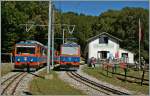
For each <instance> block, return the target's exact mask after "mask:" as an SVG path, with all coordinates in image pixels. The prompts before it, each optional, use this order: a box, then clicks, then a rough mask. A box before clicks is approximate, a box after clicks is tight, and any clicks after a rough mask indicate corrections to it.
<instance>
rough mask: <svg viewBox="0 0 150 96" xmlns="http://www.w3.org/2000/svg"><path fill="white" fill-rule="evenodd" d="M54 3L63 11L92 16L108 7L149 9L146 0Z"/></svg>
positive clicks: (116, 8) (115, 8)
mask: <svg viewBox="0 0 150 96" xmlns="http://www.w3.org/2000/svg"><path fill="white" fill-rule="evenodd" d="M54 4H55V6H56V8H57V9H60V10H62V11H63V12H68V11H72V12H76V13H84V14H86V15H93V16H98V15H100V14H101V13H102V12H105V11H107V10H109V9H114V10H121V9H122V8H124V7H141V8H146V9H149V2H148V1H54Z"/></svg>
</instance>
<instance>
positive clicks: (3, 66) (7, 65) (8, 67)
mask: <svg viewBox="0 0 150 96" xmlns="http://www.w3.org/2000/svg"><path fill="white" fill-rule="evenodd" d="M12 70H13V67H12V64H11V63H4V64H1V70H0V71H1V76H4V75H6V74H7V73H9V72H11V71H12Z"/></svg>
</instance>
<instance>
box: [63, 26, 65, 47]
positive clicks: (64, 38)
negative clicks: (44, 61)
mask: <svg viewBox="0 0 150 96" xmlns="http://www.w3.org/2000/svg"><path fill="white" fill-rule="evenodd" d="M64 35H65V29H64V28H63V44H64V43H65V40H64V39H65V36H64Z"/></svg>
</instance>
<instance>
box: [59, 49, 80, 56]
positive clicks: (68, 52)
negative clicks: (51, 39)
mask: <svg viewBox="0 0 150 96" xmlns="http://www.w3.org/2000/svg"><path fill="white" fill-rule="evenodd" d="M78 49H79V48H78V47H62V55H78V54H79V53H78V51H79V50H78Z"/></svg>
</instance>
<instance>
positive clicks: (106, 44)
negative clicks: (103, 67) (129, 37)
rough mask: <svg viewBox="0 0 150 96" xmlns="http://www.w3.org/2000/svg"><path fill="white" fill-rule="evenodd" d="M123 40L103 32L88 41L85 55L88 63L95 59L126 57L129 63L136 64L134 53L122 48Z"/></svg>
mask: <svg viewBox="0 0 150 96" xmlns="http://www.w3.org/2000/svg"><path fill="white" fill-rule="evenodd" d="M120 42H122V40H120V39H118V38H116V37H114V36H112V35H110V34H108V33H106V32H103V33H101V34H99V35H97V36H94V37H92V38H90V39H88V40H87V46H86V49H85V50H86V51H85V54H86V56H87V58H88V61H89V60H90V59H91V58H92V57H94V58H96V59H97V60H98V59H99V60H104V59H109V58H112V59H121V58H123V57H126V58H127V59H126V60H127V63H132V64H133V63H134V53H132V52H130V51H127V50H125V49H122V48H120V46H119V43H120Z"/></svg>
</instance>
